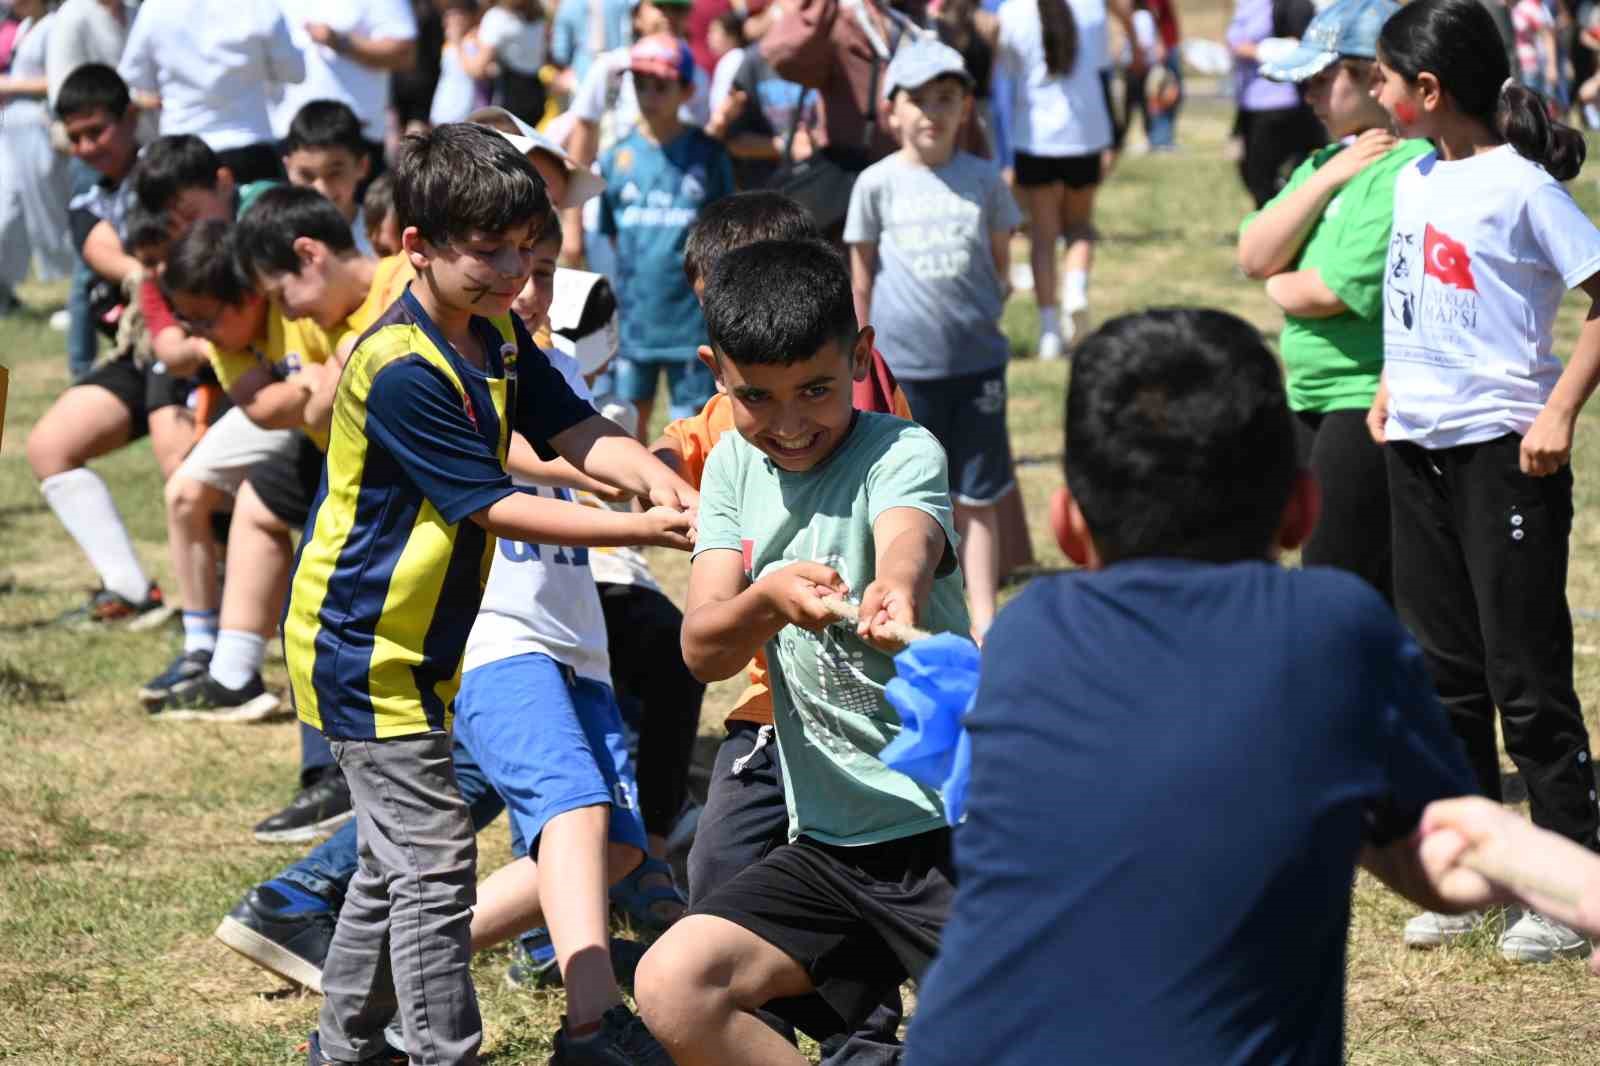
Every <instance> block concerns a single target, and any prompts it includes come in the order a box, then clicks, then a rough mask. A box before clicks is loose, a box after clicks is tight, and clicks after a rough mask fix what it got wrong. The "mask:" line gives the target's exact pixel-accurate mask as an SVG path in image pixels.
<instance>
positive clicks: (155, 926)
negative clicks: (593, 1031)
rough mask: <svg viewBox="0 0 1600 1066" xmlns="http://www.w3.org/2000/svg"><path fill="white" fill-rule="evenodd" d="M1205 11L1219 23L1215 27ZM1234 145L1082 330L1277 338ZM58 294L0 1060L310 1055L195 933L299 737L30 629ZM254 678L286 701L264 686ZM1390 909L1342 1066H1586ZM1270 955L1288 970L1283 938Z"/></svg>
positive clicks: (1051, 381) (143, 463)
mask: <svg viewBox="0 0 1600 1066" xmlns="http://www.w3.org/2000/svg"><path fill="white" fill-rule="evenodd" d="M1202 15H1203V16H1209V17H1210V19H1211V21H1212V22H1215V21H1216V18H1215V11H1214V9H1213V8H1212V7H1210V6H1207V7H1206V9H1205V11H1204V12H1203V13H1202ZM1197 21H1198V20H1197ZM1226 124H1227V114H1226V112H1225V111H1224V109H1223V107H1222V105H1221V104H1220V103H1217V102H1215V101H1212V102H1207V101H1204V100H1197V101H1195V102H1194V103H1193V105H1192V106H1191V108H1190V110H1189V112H1188V113H1187V114H1186V116H1185V118H1184V122H1183V132H1182V137H1183V140H1184V144H1185V149H1184V151H1183V152H1182V153H1180V154H1177V155H1173V156H1168V157H1159V158H1158V157H1145V158H1130V159H1128V160H1127V161H1126V162H1125V163H1124V164H1123V166H1122V167H1121V169H1119V170H1118V171H1117V173H1116V175H1115V177H1114V179H1113V180H1112V181H1111V182H1110V184H1109V185H1108V186H1107V188H1106V190H1105V193H1104V198H1103V208H1102V214H1101V222H1102V227H1103V229H1104V232H1105V236H1106V241H1105V243H1104V244H1103V245H1102V251H1101V257H1100V261H1099V264H1098V266H1097V270H1096V273H1095V275H1094V286H1093V292H1092V295H1093V299H1094V309H1095V313H1096V315H1097V316H1099V317H1104V316H1106V315H1110V314H1113V313H1116V312H1120V311H1125V310H1130V309H1135V308H1140V307H1144V306H1148V305H1152V304H1209V305H1215V306H1221V307H1225V308H1228V309H1231V310H1233V311H1235V312H1237V313H1239V314H1242V315H1244V316H1246V317H1248V318H1250V319H1251V320H1253V321H1254V322H1256V323H1257V324H1258V325H1259V326H1260V327H1261V328H1262V329H1263V330H1264V331H1266V332H1267V333H1268V334H1269V335H1273V334H1275V333H1276V331H1277V329H1278V328H1279V325H1280V324H1281V323H1280V320H1279V319H1278V318H1277V316H1276V315H1275V314H1274V313H1273V312H1272V311H1271V309H1270V308H1269V306H1268V304H1267V302H1266V300H1265V299H1264V297H1263V296H1262V294H1261V291H1260V287H1259V286H1258V285H1255V284H1252V283H1249V282H1245V281H1242V280H1239V279H1238V278H1237V277H1236V276H1235V274H1234V272H1233V270H1232V234H1233V232H1234V230H1235V228H1236V226H1237V223H1238V220H1239V219H1240V218H1241V217H1242V215H1243V214H1244V211H1245V209H1246V203H1245V198H1244V195H1243V193H1242V191H1241V190H1240V187H1239V184H1238V182H1237V180H1236V177H1235V175H1234V173H1233V171H1232V169H1231V166H1230V165H1229V164H1227V163H1226V162H1224V160H1223V158H1222V153H1221V150H1222V141H1223V135H1224V133H1225V131H1226ZM1575 190H1576V192H1577V194H1578V195H1579V197H1580V199H1581V200H1582V202H1583V203H1584V204H1585V205H1586V206H1587V207H1588V208H1589V209H1590V210H1591V211H1594V210H1595V209H1596V208H1597V207H1600V198H1597V197H1596V195H1595V192H1594V189H1593V187H1592V185H1591V183H1590V181H1589V180H1587V179H1585V180H1584V181H1581V182H1580V183H1578V184H1577V185H1576V186H1575ZM1019 251H1020V248H1019ZM59 295H60V292H59V289H50V290H46V289H41V288H37V287H35V288H30V289H25V290H24V296H25V298H26V299H28V300H29V302H30V305H31V309H30V310H29V311H26V312H24V313H22V314H19V315H17V316H13V317H11V318H8V319H5V320H3V321H0V361H4V362H5V363H6V364H7V365H9V366H10V367H11V371H12V380H11V396H10V409H9V411H8V412H7V415H6V421H5V435H4V444H3V449H0V545H3V549H0V746H3V749H4V752H5V759H4V762H3V764H0V765H3V769H0V807H3V809H4V812H5V813H4V817H3V818H0V1060H7V1061H14V1062H18V1063H40V1064H59V1063H90V1062H93V1063H96V1064H98V1066H121V1064H134V1063H138V1064H148V1063H161V1064H180V1063H182V1064H195V1066H202V1064H204V1066H229V1064H252V1066H254V1064H266V1063H283V1064H287V1063H292V1062H297V1061H303V1060H302V1059H299V1058H297V1056H296V1055H295V1052H294V1050H293V1049H294V1048H295V1046H296V1044H297V1043H299V1041H300V1040H301V1039H302V1038H303V1037H304V1035H305V1033H306V1031H307V1030H308V1028H309V1027H310V1026H311V1025H312V1024H313V1021H314V1017H315V1011H316V1006H317V1000H316V999H315V998H313V997H309V996H304V995H301V994H299V993H297V992H293V991H286V990H285V989H283V988H282V986H280V985H279V983H278V982H277V981H276V980H274V979H273V978H271V977H270V976H268V975H267V974H265V973H263V972H261V971H259V970H256V969H255V968H253V967H252V966H250V965H249V964H248V963H246V962H244V961H243V960H242V959H239V958H238V957H236V956H234V955H233V954H232V953H231V952H229V951H228V950H227V949H225V948H224V947H222V946H221V945H220V944H219V943H217V942H216V941H214V940H212V939H211V936H210V934H211V930H212V929H213V928H214V927H215V925H216V923H217V921H218V919H219V918H220V917H221V916H222V914H224V913H225V912H226V911H227V910H228V909H229V908H230V907H231V906H232V905H233V904H234V903H235V902H236V901H237V900H238V898H239V897H240V895H241V894H242V893H243V891H244V890H245V889H246V888H247V887H248V886H249V885H250V884H252V883H254V882H255V881H256V880H258V879H260V878H262V877H265V876H267V875H270V874H271V873H273V872H274V871H276V870H277V869H279V868H280V867H281V866H282V865H283V864H284V863H285V862H287V861H289V860H291V859H292V858H294V857H296V855H297V854H298V852H297V850H296V849H294V848H292V847H269V846H263V845H259V844H256V843H254V842H253V841H252V839H251V837H250V835H249V828H250V826H251V825H252V824H254V823H255V822H256V821H257V820H258V819H259V818H261V817H262V816H264V815H265V814H267V813H269V812H271V811H273V810H276V809H277V808H278V807H279V806H281V804H282V803H283V802H285V801H286V800H287V799H288V798H289V796H290V795H291V793H292V782H293V779H294V773H295V770H296V768H297V766H298V763H297V761H296V737H295V730H294V727H293V726H292V725H291V724H277V725H269V726H258V727H231V728H226V727H219V726H209V725H198V726H197V725H186V726H185V725H172V724H157V723H151V722H147V721H146V720H145V715H144V713H143V712H142V711H141V710H140V709H139V707H138V705H137V703H136V702H135V701H134V699H133V692H134V689H135V688H136V686H137V685H138V684H139V683H140V682H141V681H143V680H144V679H145V678H147V677H148V676H150V675H151V674H153V673H154V672H155V671H156V670H158V669H159V668H160V667H161V666H163V665H164V664H165V663H166V661H167V659H168V658H169V657H170V655H171V654H172V652H173V650H174V644H175V640H176V638H175V636H174V635H173V634H171V633H161V634H130V633H109V634H106V635H103V636H96V637H92V638H89V637H85V636H82V635H79V634H73V633H67V632H62V631H61V630H59V629H55V628H52V627H49V626H48V625H41V624H40V623H41V622H43V621H44V620H48V619H50V618H51V617H53V616H54V615H55V614H56V613H58V612H60V611H62V610H64V609H66V608H67V607H70V606H73V605H75V604H76V603H77V602H78V601H79V599H80V598H81V597H82V595H83V593H84V589H85V586H87V585H89V584H91V583H92V575H91V574H90V572H89V571H88V569H87V567H86V564H85V563H84V561H83V560H82V558H81V557H80V555H79V553H78V551H77V549H76V547H75V546H74V545H73V544H72V543H71V541H70V540H69V539H68V538H67V537H66V535H65V534H64V533H63V532H62V530H61V529H60V528H59V526H58V525H57V524H56V522H55V520H54V518H53V517H52V516H51V515H50V513H49V512H48V511H47V510H46V508H45V507H44V505H43V502H42V501H41V499H40V497H39V494H38V491H37V488H36V486H35V484H34V482H33V479H32V477H31V476H30V474H29V472H28V469H27V466H26V463H25V461H24V459H23V455H22V445H23V441H24V439H25V437H26V434H27V431H28V429H29V427H30V426H31V425H32V424H33V421H34V420H35V419H36V418H37V417H38V416H39V415H40V414H41V413H42V412H43V411H44V409H45V408H46V406H47V405H48V404H49V402H50V401H51V399H52V398H53V397H54V395H55V394H56V393H57V392H58V391H59V390H60V389H61V387H62V386H63V384H64V381H65V373H64V359H63V354H62V344H61V339H60V336H59V335H58V334H54V333H51V332H50V331H49V330H48V328H47V327H46V325H45V316H46V313H47V311H48V308H49V306H50V301H51V299H52V298H53V297H54V298H59ZM1579 314H1580V309H1579V308H1578V307H1577V306H1576V305H1575V304H1569V306H1568V307H1567V308H1566V309H1565V311H1564V315H1563V319H1562V322H1561V328H1560V330H1559V331H1558V340H1559V343H1560V344H1561V345H1562V346H1563V348H1564V349H1565V348H1569V347H1570V345H1571V343H1572V340H1573V338H1574V336H1575V331H1576V327H1577V323H1578V320H1579V319H1578V316H1579ZM1032 320H1033V310H1032V305H1031V303H1029V302H1028V300H1027V298H1026V297H1025V296H1021V297H1018V298H1017V299H1016V300H1015V301H1014V302H1013V304H1012V306H1011V308H1010V309H1009V310H1008V327H1009V328H1010V329H1011V330H1012V331H1013V332H1014V333H1015V334H1016V335H1017V336H1018V337H1026V335H1027V334H1028V332H1029V331H1030V330H1031V328H1032ZM1064 378H1065V370H1064V368H1063V367H1062V366H1061V365H1060V364H1052V365H1041V364H1038V363H1035V362H1032V361H1020V362H1018V363H1016V364H1015V365H1014V367H1013V369H1012V371H1011V386H1012V402H1011V424H1012V433H1013V439H1014V441H1015V445H1016V448H1017V452H1018V454H1019V456H1020V457H1021V460H1022V465H1021V477H1022V481H1023V485H1024V488H1025V491H1026V494H1027V499H1028V504H1029V515H1030V521H1031V525H1032V529H1033V535H1034V546H1035V549H1036V551H1037V553H1038V556H1039V560H1040V562H1041V563H1042V564H1044V565H1047V566H1054V565H1061V564H1062V563H1063V562H1064V561H1063V560H1062V558H1061V556H1060V554H1059V552H1057V551H1056V549H1055V547H1054V545H1053V544H1052V543H1051V542H1050V541H1049V540H1048V537H1047V534H1046V532H1045V525H1044V513H1045V512H1044V506H1043V504H1044V500H1045V498H1046V497H1047V495H1048V494H1049V492H1050V491H1051V489H1053V488H1054V487H1055V485H1056V484H1057V483H1058V480H1059V476H1060V474H1059V457H1060V452H1061V429H1060V415H1059V412H1060V410H1061V400H1062V390H1063V384H1064ZM1597 438H1600V421H1597V420H1596V418H1595V416H1594V415H1592V414H1591V415H1589V416H1586V417H1585V419H1584V424H1583V427H1582V431H1581V432H1580V434H1579V445H1578V456H1577V459H1576V465H1577V469H1578V475H1579V476H1578V490H1577V491H1578V500H1577V503H1578V517H1577V520H1576V523H1575V526H1574V533H1573V543H1572V548H1573V552H1572V557H1573V566H1572V579H1571V598H1572V602H1573V605H1574V606H1575V608H1578V613H1579V621H1578V624H1577V625H1578V638H1577V639H1578V641H1579V644H1580V651H1581V652H1582V654H1580V656H1579V660H1578V662H1579V667H1578V680H1579V688H1580V692H1581V694H1582V695H1583V697H1584V699H1585V702H1586V704H1587V705H1588V706H1589V707H1590V708H1591V711H1590V723H1591V728H1593V727H1594V726H1595V725H1597V724H1600V722H1597V721H1596V719H1595V716H1594V713H1593V709H1594V708H1595V707H1600V657H1597V656H1600V650H1597V647H1596V646H1597V645H1600V624H1597V622H1596V621H1595V619H1597V618H1600V613H1597V612H1596V611H1595V610H1593V609H1595V608H1600V565H1597V564H1596V549H1597V547H1600V545H1597V540H1600V522H1597V519H1596V510H1595V508H1594V507H1593V506H1591V505H1592V504H1594V503H1595V502H1596V501H1595V498H1594V496H1595V491H1596V487H1597V481H1596V479H1595V478H1594V477H1593V476H1591V471H1592V470H1593V469H1594V468H1595V466H1596V464H1597V460H1600V444H1597V443H1596V441H1597ZM97 469H98V470H99V471H100V472H101V473H102V474H103V475H104V476H105V477H106V479H107V480H108V482H109V483H110V484H111V485H112V487H113V490H114V491H115V493H116V495H117V498H118V501H119V503H120V505H121V506H122V508H123V513H124V516H125V518H126V520H127V523H128V526H129V528H130V529H131V531H132V533H133V535H134V537H135V539H136V540H137V542H138V545H139V548H140V551H141V553H142V555H143V557H144V560H145V562H146V564H147V566H148V567H149V568H150V569H151V571H152V572H153V573H155V574H157V575H159V576H160V578H161V579H162V580H163V583H164V584H166V585H167V586H168V587H170V581H169V580H168V578H169V566H168V563H167V560H166V556H165V549H164V533H163V528H164V527H163V524H162V516H161V509H160V499H161V494H160V484H159V479H158V477H157V474H156V470H155V465H154V462H153V460H152V458H151V455H150V452H149V449H148V447H147V446H146V445H140V446H136V447H133V448H130V449H127V450H126V451H124V452H122V453H120V454H117V455H115V456H112V457H109V458H107V459H106V460H104V461H102V462H100V463H98V464H97ZM657 563H658V573H659V575H660V576H661V578H662V579H663V584H664V586H665V587H667V588H668V589H669V590H671V591H672V592H673V594H674V595H679V594H681V591H682V584H683V577H684V574H685V564H684V561H683V559H682V558H681V557H669V556H667V555H665V554H661V555H658V557H657ZM268 680H269V683H274V684H278V685H281V684H282V682H283V673H282V670H281V667H279V666H274V667H273V669H272V672H271V673H269V678H268ZM730 696H731V693H730V692H729V691H727V689H726V687H721V688H717V689H714V690H713V692H712V694H711V696H710V697H709V698H708V700H707V703H706V715H705V719H704V724H705V730H706V732H707V734H708V736H709V735H710V733H711V731H712V730H713V729H714V727H715V725H716V723H717V722H718V721H719V720H720V711H721V710H722V709H723V708H725V707H726V706H727V703H728V701H729V698H730ZM1292 710H1293V709H1292V708H1285V711H1286V712H1287V713H1292ZM1071 802H1072V800H1071V797H1063V815H1064V817H1071V809H1070V805H1071ZM1262 802H1263V803H1270V802H1272V797H1269V796H1264V797H1262ZM1237 831H1239V832H1248V831H1249V829H1248V827H1247V826H1240V827H1238V830H1237ZM481 846H482V851H481V856H482V867H483V870H484V871H485V872H486V871H488V870H490V869H493V868H495V867H496V866H497V865H499V863H500V862H502V861H504V860H505V858H506V857H507V850H506V832H505V829H504V823H503V822H501V823H497V824H496V825H495V826H493V827H491V828H490V829H489V830H488V831H486V832H485V834H484V835H483V837H482V838H481ZM1409 912H1410V908H1409V907H1408V906H1407V905H1406V904H1405V903H1403V902H1402V901H1400V900H1398V899H1397V898H1395V897H1393V896H1391V895H1389V894H1388V893H1387V892H1386V891H1384V890H1383V889H1381V888H1379V887H1376V886H1375V885H1374V884H1372V883H1371V882H1370V881H1369V880H1368V879H1366V878H1365V877H1363V879H1362V881H1361V883H1360V885H1359V888H1358V891H1357V895H1356V906H1355V920H1354V927H1353V929H1352V933H1351V939H1350V963H1349V979H1350V981H1349V997H1348V1002H1349V1036H1348V1044H1349V1059H1350V1061H1351V1062H1353V1063H1359V1064H1366V1066H1379V1064H1396V1066H1398V1064H1414V1063H1437V1064H1445V1063H1451V1064H1456V1063H1496V1064H1502V1063H1561V1064H1573V1066H1577V1064H1590V1063H1593V1062H1594V1061H1596V1055H1597V1051H1596V1048H1597V1047H1600V1011H1597V1010H1596V1007H1597V1004H1600V984H1596V983H1591V980H1590V979H1589V978H1587V977H1586V976H1585V975H1584V972H1583V969H1582V967H1581V966H1580V965H1579V964H1576V963H1568V964H1559V965H1555V966H1551V967H1547V968H1539V969H1527V968H1516V967H1512V966H1510V965H1509V964H1506V963H1503V962H1501V961H1500V960H1499V958H1498V956H1497V955H1496V953H1495V951H1494V943H1493V941H1492V939H1491V938H1490V937H1488V936H1487V935H1484V936H1481V937H1479V938H1477V939H1475V940H1473V941H1472V942H1471V943H1469V944H1467V945H1465V946H1462V947H1457V948H1454V949H1451V950H1447V951H1442V952H1439V953H1435V954H1414V953H1408V952H1406V951H1405V950H1404V949H1403V948H1401V947H1400V946H1399V929H1400V925H1401V923H1402V922H1403V920H1404V919H1405V917H1406V916H1407V915H1408V914H1409ZM1281 948H1282V950H1283V951H1285V952H1294V951H1297V950H1298V949H1299V945H1297V944H1295V943H1293V942H1286V943H1284V944H1283V945H1281ZM506 961H507V955H506V954H505V953H504V952H493V953H489V954H487V955H486V956H484V957H482V958H480V959H479V960H478V962H477V965H476V967H475V970H476V977H477V980H478V987H479V993H480V996H481V998H482V1002H483V1009H484V1017H485V1023H486V1032H487V1040H486V1045H485V1048H486V1052H487V1058H486V1061H490V1062H493V1063H495V1064H496V1066H520V1064H532V1063H543V1062H544V1061H545V1060H546V1058H547V1057H548V1054H549V1047H550V1045H549V1037H550V1035H551V1033H552V1032H553V1030H554V1028H555V1026H556V1024H557V1021H558V1016H559V1013H560V1009H561V1005H560V1001H559V999H558V998H557V997H555V996H551V995H548V994H527V993H522V992H514V991H509V990H507V989H505V988H504V987H503V985H502V983H501V976H502V973H503V971H504V968H505V964H506ZM1062 965H1063V966H1070V965H1072V960H1071V959H1063V960H1062ZM1040 991H1041V995H1043V994H1046V993H1047V990H1045V989H1041V990H1040ZM1068 1006H1070V1005H1068ZM1063 1061H1067V1059H1066V1056H1065V1054H1064V1056H1063ZM1041 1066H1045V1064H1041Z"/></svg>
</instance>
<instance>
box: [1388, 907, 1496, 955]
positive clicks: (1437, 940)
mask: <svg viewBox="0 0 1600 1066" xmlns="http://www.w3.org/2000/svg"><path fill="white" fill-rule="evenodd" d="M1482 921H1483V914H1482V913H1480V912H1479V911H1468V912H1467V913H1466V914H1439V913H1436V912H1434V911H1423V912H1422V913H1421V914H1419V915H1417V916H1416V917H1415V918H1413V919H1411V920H1410V921H1409V922H1407V923H1406V932H1405V940H1406V947H1408V948H1437V947H1442V946H1444V945H1445V944H1448V943H1450V942H1451V941H1453V940H1460V939H1461V938H1462V937H1464V936H1466V935H1467V934H1468V933H1470V932H1472V931H1473V930H1474V929H1476V928H1478V925H1479V923H1481V922H1482Z"/></svg>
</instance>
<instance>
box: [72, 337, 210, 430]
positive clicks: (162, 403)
mask: <svg viewBox="0 0 1600 1066" xmlns="http://www.w3.org/2000/svg"><path fill="white" fill-rule="evenodd" d="M78 384H79V385H99V386H100V387H101V388H102V389H106V390H108V391H109V392H110V393H111V394H112V395H113V396H115V397H116V398H117V400H118V401H119V402H120V403H121V404H122V406H123V407H126V408H127V409H128V420H129V422H130V423H131V424H132V429H131V430H130V432H129V434H128V439H129V440H138V439H139V438H140V437H143V436H145V435H146V434H147V433H149V432H150V413H151V412H152V411H159V410H161V409H162V408H163V407H183V406H185V405H186V404H187V403H188V402H189V393H191V392H192V391H194V384H195V383H194V381H193V380H191V379H189V378H175V377H173V376H172V375H171V374H169V373H167V368H166V367H164V366H162V365H161V364H160V363H151V364H150V365H149V366H148V367H144V368H143V369H141V368H140V367H139V365H138V364H137V363H135V362H134V361H133V359H132V357H131V356H123V357H122V358H121V359H113V360H112V361H110V362H109V363H102V364H101V365H100V366H97V367H95V368H94V369H93V370H91V371H90V372H89V374H88V376H86V377H85V378H84V379H83V380H82V381H80V382H78Z"/></svg>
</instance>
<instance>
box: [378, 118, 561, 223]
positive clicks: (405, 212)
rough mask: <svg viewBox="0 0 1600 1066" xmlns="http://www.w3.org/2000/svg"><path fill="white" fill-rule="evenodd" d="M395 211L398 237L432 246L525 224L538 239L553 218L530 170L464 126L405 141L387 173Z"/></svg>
mask: <svg viewBox="0 0 1600 1066" xmlns="http://www.w3.org/2000/svg"><path fill="white" fill-rule="evenodd" d="M394 207H395V214H396V216H397V219H396V220H397V221H398V222H399V224H400V229H401V230H402V231H403V230H405V229H407V228H409V227H412V226H415V227H416V228H417V231H418V232H419V233H421V235H422V237H423V239H424V240H427V241H429V242H430V243H433V244H446V243H448V242H449V241H451V240H460V239H463V238H465V237H466V236H467V235H468V234H470V233H471V232H472V231H473V230H478V231H480V232H483V233H504V232H505V231H506V230H508V229H510V228H511V227H513V226H521V225H526V224H528V223H530V222H531V223H534V228H535V231H536V233H537V234H539V235H542V234H543V233H544V232H545V231H546V230H548V229H549V227H550V224H551V223H552V222H554V221H555V217H556V213H555V209H554V208H553V207H552V206H551V204H550V196H549V193H548V192H547V191H546V189H545V187H544V179H543V178H541V177H539V172H538V171H537V170H534V169H533V164H532V163H530V162H528V160H527V158H526V157H525V156H524V155H523V154H522V153H521V152H519V151H517V150H516V149H515V148H513V147H511V144H510V142H508V141H507V140H506V139H505V138H504V137H502V136H501V135H500V134H498V133H496V132H495V131H494V130H491V129H489V128H488V127H486V126H478V125H475V124H473V123H470V122H451V123H448V124H446V125H443V126H437V127H435V128H434V129H433V130H431V131H429V132H427V133H414V134H412V135H411V136H409V137H407V138H406V139H405V141H404V143H403V144H402V145H401V147H400V158H399V159H397V160H396V161H395V166H394Z"/></svg>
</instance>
